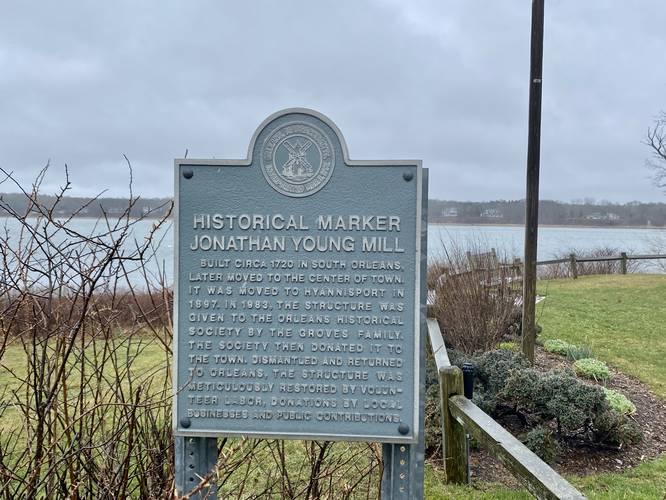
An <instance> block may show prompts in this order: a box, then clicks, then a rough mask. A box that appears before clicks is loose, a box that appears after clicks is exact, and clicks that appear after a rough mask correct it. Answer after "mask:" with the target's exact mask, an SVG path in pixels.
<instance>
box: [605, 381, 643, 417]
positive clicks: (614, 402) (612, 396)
mask: <svg viewBox="0 0 666 500" xmlns="http://www.w3.org/2000/svg"><path fill="white" fill-rule="evenodd" d="M602 389H603V391H604V394H605V395H606V400H607V401H608V405H609V406H610V407H611V408H612V409H613V410H615V411H616V412H618V413H621V414H622V415H631V414H632V413H635V412H636V406H635V405H634V403H632V402H631V401H630V400H629V398H627V396H625V395H624V394H622V393H620V392H617V391H614V390H613V389H606V388H605V387H602Z"/></svg>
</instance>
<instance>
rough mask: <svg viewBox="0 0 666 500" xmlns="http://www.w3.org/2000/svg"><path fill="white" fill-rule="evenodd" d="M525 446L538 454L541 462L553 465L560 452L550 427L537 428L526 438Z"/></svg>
mask: <svg viewBox="0 0 666 500" xmlns="http://www.w3.org/2000/svg"><path fill="white" fill-rule="evenodd" d="M525 446H527V447H528V448H529V449H530V450H532V451H533V452H534V453H536V454H537V455H538V456H539V458H541V460H543V461H544V462H547V463H549V464H552V463H553V462H554V461H555V459H556V458H557V455H558V453H559V451H560V445H559V443H558V442H557V439H556V437H555V436H554V435H553V431H551V430H550V429H549V428H548V427H543V426H541V425H539V426H537V427H535V428H534V429H532V430H531V431H530V432H528V433H527V435H526V436H525Z"/></svg>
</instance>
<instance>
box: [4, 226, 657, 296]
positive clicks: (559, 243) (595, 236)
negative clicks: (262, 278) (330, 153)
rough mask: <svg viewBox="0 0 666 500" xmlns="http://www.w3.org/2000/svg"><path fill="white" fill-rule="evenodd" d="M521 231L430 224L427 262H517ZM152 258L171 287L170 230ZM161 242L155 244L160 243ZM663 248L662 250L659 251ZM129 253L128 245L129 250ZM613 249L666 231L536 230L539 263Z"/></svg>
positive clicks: (645, 246)
mask: <svg viewBox="0 0 666 500" xmlns="http://www.w3.org/2000/svg"><path fill="white" fill-rule="evenodd" d="M69 224H72V229H74V230H76V231H77V232H80V233H82V234H94V233H95V232H96V231H98V229H96V228H99V227H100V225H99V222H98V221H96V220H93V219H87V218H79V219H73V220H72V221H70V222H69ZM153 224H154V221H153V220H142V221H136V224H135V225H134V237H135V238H137V240H143V239H144V237H145V236H146V235H147V234H148V233H149V231H150V228H151V227H152V225H153ZM0 225H4V226H5V227H6V228H7V229H9V230H10V238H11V235H15V236H16V235H18V223H17V222H16V221H15V220H13V219H8V218H4V219H2V222H1V223H0ZM523 238H524V228H523V227H522V226H500V225H486V226H480V225H474V226H472V225H449V224H429V225H428V260H429V261H432V260H434V259H436V258H437V257H438V256H441V255H442V250H443V248H444V246H445V245H449V244H451V243H453V244H455V245H456V246H458V247H462V248H465V247H466V246H467V245H471V246H473V248H475V249H480V248H487V249H490V248H495V249H496V250H497V252H498V254H499V255H502V256H503V257H504V258H513V257H521V256H522V253H523ZM155 242H156V245H155V253H154V256H153V257H152V258H151V260H150V261H149V262H147V265H148V267H149V269H151V271H153V272H157V270H158V269H159V270H161V271H162V272H163V273H164V274H165V276H166V279H167V282H168V283H169V284H171V283H172V282H173V259H174V255H173V248H174V241H173V225H172V223H171V222H169V223H167V224H165V225H164V227H163V228H161V229H160V230H159V231H158V232H157V233H156V234H155ZM158 243H159V244H158ZM660 247H661V248H660ZM128 248H129V246H128ZM600 248H611V249H615V250H616V251H617V252H618V253H619V252H627V253H628V254H653V253H657V252H660V253H664V249H665V248H666V229H665V228H621V227H620V228H602V227H574V226H559V227H550V226H542V227H540V228H539V243H538V259H539V260H546V259H552V258H556V257H560V256H564V255H566V254H568V253H569V252H571V251H575V252H576V253H577V254H578V255H586V254H588V253H590V252H592V251H594V250H596V249H600ZM642 270H643V271H649V272H660V268H659V267H658V266H656V265H654V264H652V265H650V264H649V263H645V264H644V265H643V266H642Z"/></svg>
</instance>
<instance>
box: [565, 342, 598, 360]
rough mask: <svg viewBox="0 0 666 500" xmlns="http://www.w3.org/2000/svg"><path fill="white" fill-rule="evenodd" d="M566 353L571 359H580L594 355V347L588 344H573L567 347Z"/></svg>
mask: <svg viewBox="0 0 666 500" xmlns="http://www.w3.org/2000/svg"><path fill="white" fill-rule="evenodd" d="M566 355H567V359H569V360H571V361H578V360H579V359H584V358H592V357H594V353H593V352H592V348H591V347H589V346H586V345H581V346H578V345H571V346H569V349H567V352H566Z"/></svg>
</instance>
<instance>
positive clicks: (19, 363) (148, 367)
mask: <svg viewBox="0 0 666 500" xmlns="http://www.w3.org/2000/svg"><path fill="white" fill-rule="evenodd" d="M116 343H117V344H116V347H117V351H116V355H117V357H118V359H120V360H121V363H125V364H126V363H128V362H131V368H130V371H131V373H132V375H133V377H134V379H135V382H134V383H135V384H136V383H141V384H143V383H145V384H148V383H150V384H154V386H157V385H160V384H161V383H162V381H163V377H164V376H163V374H162V373H159V372H160V367H161V366H163V365H164V363H166V360H167V356H166V352H165V350H164V347H163V346H162V344H160V343H159V342H157V341H156V340H154V339H153V338H151V337H149V336H140V335H137V336H135V337H133V338H132V339H122V338H119V339H118V340H117V341H116ZM51 344H52V343H50V344H49V347H48V348H49V349H52V345H51ZM79 349H80V346H78V345H77V347H76V349H75V353H74V354H76V351H77V350H79ZM95 349H96V352H97V353H98V355H99V353H100V352H101V350H102V341H97V342H96V345H95ZM94 352H95V350H94V349H93V346H92V344H88V346H87V347H86V355H87V356H88V357H89V358H91V357H93V356H94ZM26 357H27V355H26V353H25V351H24V349H23V347H22V346H21V344H20V342H19V341H17V340H14V341H13V342H11V343H9V344H8V345H7V348H6V350H5V352H4V354H3V355H2V359H0V391H2V392H0V394H2V398H1V399H2V400H3V401H8V402H11V401H14V397H13V395H12V392H13V391H16V390H19V394H20V395H21V397H22V396H23V393H22V390H21V389H20V387H21V383H20V381H19V379H22V378H25V377H26V374H27V369H28V367H27V362H26ZM73 358H74V356H72V359H73ZM70 366H71V368H70V371H69V372H68V393H69V396H70V397H74V396H76V395H78V394H79V391H80V389H81V387H80V379H79V376H80V371H79V366H78V365H76V364H74V363H70ZM87 369H90V368H89V367H87ZM156 370H157V371H156ZM104 374H105V376H106V377H107V379H106V380H107V381H113V380H115V378H114V376H113V375H114V374H113V368H112V366H111V363H110V362H108V363H107V364H106V365H105V370H104ZM125 382H127V381H125ZM160 388H161V387H160ZM160 388H156V389H155V390H159V389H160ZM106 389H110V387H106ZM22 420H23V416H22V414H21V413H20V411H19V410H18V409H17V408H15V407H13V406H9V407H8V408H6V409H5V410H4V412H3V414H2V419H0V433H1V432H2V431H3V430H5V429H14V428H16V427H20V425H21V423H22Z"/></svg>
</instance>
